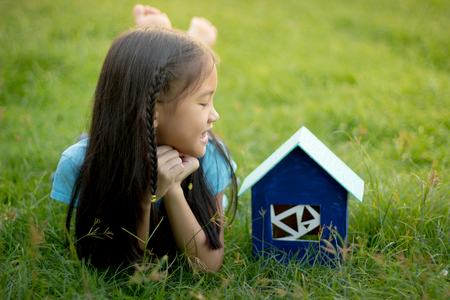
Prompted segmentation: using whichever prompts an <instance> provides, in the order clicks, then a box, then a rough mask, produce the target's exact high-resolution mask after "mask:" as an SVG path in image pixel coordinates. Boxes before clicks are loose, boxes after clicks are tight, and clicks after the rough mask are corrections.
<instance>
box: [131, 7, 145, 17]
mask: <svg viewBox="0 0 450 300" xmlns="http://www.w3.org/2000/svg"><path fill="white" fill-rule="evenodd" d="M133 14H134V17H135V18H136V19H137V18H140V17H142V16H143V15H145V8H144V6H143V5H142V4H136V5H135V6H134V8H133Z"/></svg>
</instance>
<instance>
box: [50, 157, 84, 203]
mask: <svg viewBox="0 0 450 300" xmlns="http://www.w3.org/2000/svg"><path fill="white" fill-rule="evenodd" d="M79 173H80V170H79V168H78V165H77V163H76V162H75V161H74V160H73V159H72V158H71V157H69V156H68V155H66V154H65V153H63V154H62V156H61V159H60V160H59V163H58V167H57V168H56V172H55V180H54V181H53V188H52V192H51V194H50V197H52V198H53V199H55V200H58V201H61V202H64V203H67V204H70V200H71V198H72V190H73V187H74V185H75V181H76V180H77V177H78V174H79ZM75 206H77V203H75Z"/></svg>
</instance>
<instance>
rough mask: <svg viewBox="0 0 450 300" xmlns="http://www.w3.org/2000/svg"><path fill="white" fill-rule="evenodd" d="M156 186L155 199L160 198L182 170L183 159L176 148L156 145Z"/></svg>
mask: <svg viewBox="0 0 450 300" xmlns="http://www.w3.org/2000/svg"><path fill="white" fill-rule="evenodd" d="M157 155H158V187H157V189H156V199H161V198H162V197H163V196H164V195H165V194H166V193H167V191H168V190H169V188H170V187H171V186H172V184H173V183H174V182H175V179H176V178H177V177H178V176H180V175H181V174H182V173H183V172H184V165H183V161H182V159H181V158H180V154H179V152H178V151H177V150H175V149H174V148H172V147H170V146H166V145H163V146H158V148H157Z"/></svg>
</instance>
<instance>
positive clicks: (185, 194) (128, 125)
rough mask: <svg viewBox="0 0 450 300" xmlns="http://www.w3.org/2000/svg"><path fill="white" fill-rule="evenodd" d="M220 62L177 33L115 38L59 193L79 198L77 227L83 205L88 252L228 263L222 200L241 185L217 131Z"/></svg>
mask: <svg viewBox="0 0 450 300" xmlns="http://www.w3.org/2000/svg"><path fill="white" fill-rule="evenodd" d="M215 61H216V57H215V55H214V53H213V52H212V50H211V49H210V48H209V47H207V46H205V45H204V44H202V43H200V42H198V41H197V40H195V39H194V38H191V37H189V36H187V35H186V34H184V33H181V32H178V31H173V30H169V29H162V28H149V29H136V30H131V31H129V32H126V33H124V34H122V35H121V36H119V37H118V38H117V39H116V40H115V41H114V43H113V44H112V46H111V48H110V50H109V52H108V54H107V56H106V59H105V62H104V65H103V68H102V71H101V74H100V78H99V81H98V84H97V88H96V91H95V102H94V107H93V113H92V122H91V128H90V133H89V136H90V138H89V139H85V140H82V141H81V142H79V143H77V144H75V145H73V146H71V147H70V148H69V149H67V150H66V151H65V152H64V153H63V154H62V157H61V160H60V162H59V165H58V168H57V171H56V175H55V181H54V184H53V190H52V194H51V197H52V198H54V199H56V200H60V201H63V202H69V203H70V204H71V205H70V208H69V212H68V215H67V222H66V227H67V229H68V230H69V229H70V223H71V217H72V212H73V209H74V207H75V206H77V209H76V218H75V235H76V239H77V242H76V247H77V252H78V255H79V256H80V257H81V258H85V259H86V260H88V259H89V260H90V261H91V263H92V264H93V265H95V266H97V267H100V268H106V267H117V266H126V265H129V264H132V263H135V262H139V261H140V260H141V259H142V257H143V255H144V252H145V251H147V250H149V251H151V252H152V253H153V254H155V255H158V256H162V255H164V254H171V255H173V254H174V253H176V250H179V251H181V252H183V253H186V254H187V255H186V256H187V257H188V259H190V260H191V261H192V262H195V263H197V265H199V266H203V267H204V268H205V269H207V270H211V271H216V270H218V269H219V268H220V266H221V263H222V259H223V249H224V248H223V247H224V240H223V237H224V224H223V208H222V197H223V194H224V188H225V187H226V186H227V184H228V183H229V181H230V180H231V181H232V183H233V190H234V191H235V190H236V183H235V182H236V181H235V176H234V168H235V165H234V163H233V162H232V160H231V158H230V157H229V155H228V152H227V151H226V149H225V147H224V144H223V143H222V142H221V141H220V140H219V139H218V138H217V137H216V136H215V135H214V134H213V133H212V132H211V129H212V127H213V123H214V122H216V121H217V120H218V119H219V115H218V113H217V112H216V110H215V109H214V106H213V96H214V92H215V90H216V87H217V71H216V66H215ZM234 194H235V193H234ZM235 201H236V199H235V196H233V197H232V201H231V202H233V203H234V204H235ZM231 207H233V209H234V210H235V208H236V206H235V205H230V208H231ZM135 236H137V238H136V237H135Z"/></svg>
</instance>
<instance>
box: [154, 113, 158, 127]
mask: <svg viewBox="0 0 450 300" xmlns="http://www.w3.org/2000/svg"><path fill="white" fill-rule="evenodd" d="M153 127H154V128H155V130H156V128H158V109H155V118H154V119H153Z"/></svg>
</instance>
